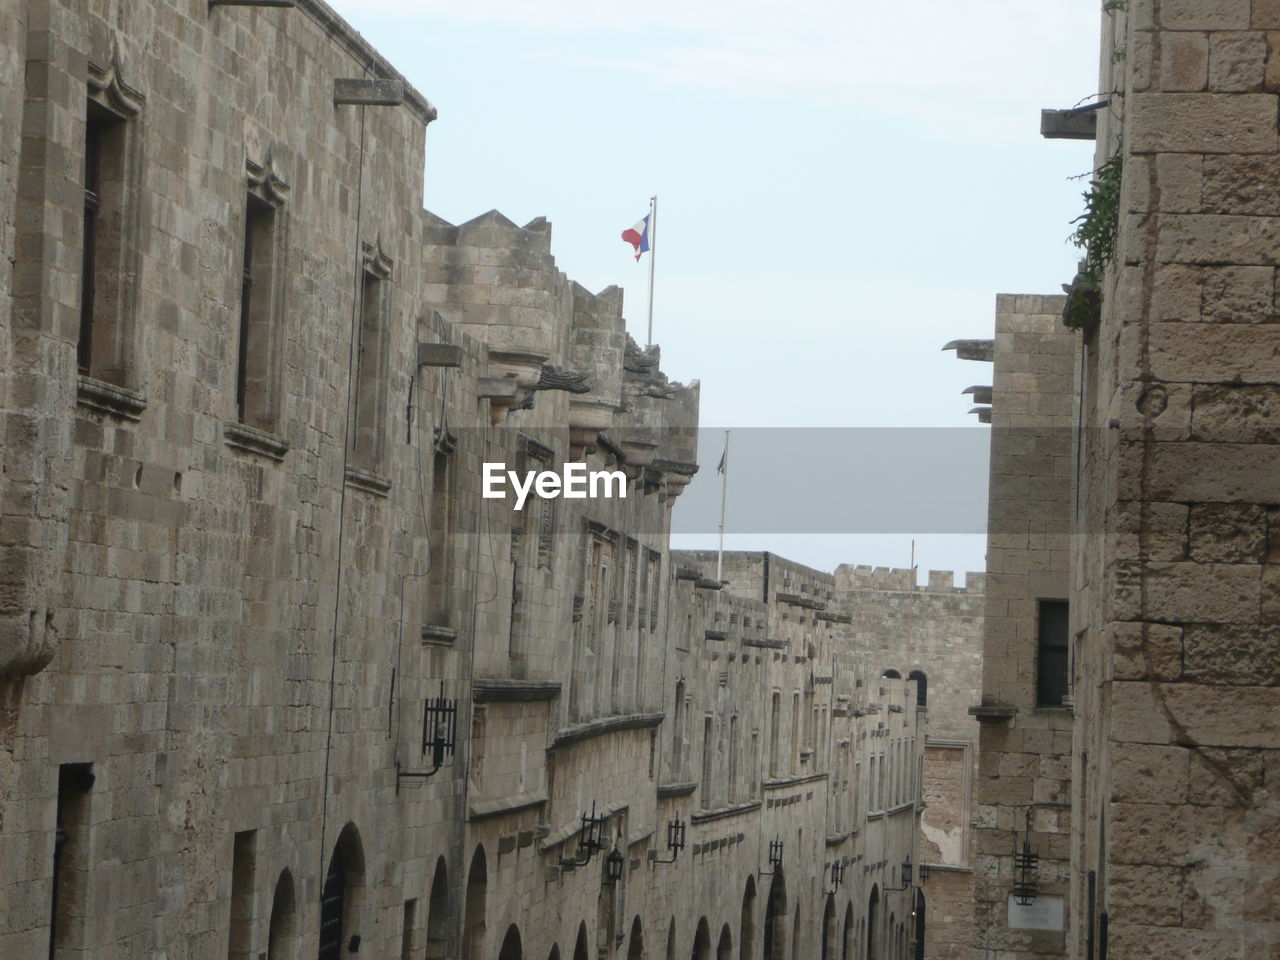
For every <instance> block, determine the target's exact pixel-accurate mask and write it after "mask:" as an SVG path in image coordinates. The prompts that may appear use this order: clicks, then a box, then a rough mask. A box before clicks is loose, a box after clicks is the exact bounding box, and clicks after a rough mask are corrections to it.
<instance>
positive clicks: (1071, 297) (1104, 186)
mask: <svg viewBox="0 0 1280 960" xmlns="http://www.w3.org/2000/svg"><path fill="white" fill-rule="evenodd" d="M1123 167H1124V161H1123V159H1122V157H1121V155H1120V154H1119V153H1117V154H1116V155H1115V156H1113V157H1111V159H1109V160H1107V161H1106V162H1105V163H1103V164H1102V166H1100V167H1098V169H1097V170H1095V171H1094V172H1093V179H1091V180H1090V181H1089V189H1088V191H1087V192H1086V193H1085V194H1084V213H1082V214H1080V216H1078V217H1076V218H1075V219H1074V220H1072V221H1071V222H1072V223H1073V224H1075V225H1076V229H1075V230H1074V231H1073V232H1072V234H1071V236H1070V237H1069V238H1068V239H1069V240H1070V241H1071V242H1072V243H1073V244H1075V245H1076V246H1077V247H1080V248H1081V249H1082V250H1084V264H1083V265H1082V266H1081V268H1080V272H1079V273H1078V274H1077V275H1076V278H1075V281H1074V282H1073V283H1072V284H1071V287H1070V290H1069V291H1068V296H1067V307H1066V309H1065V310H1064V311H1063V316H1062V319H1063V322H1064V323H1065V324H1066V325H1067V326H1068V327H1070V328H1072V329H1073V330H1086V329H1088V328H1090V327H1092V326H1093V325H1094V324H1095V323H1097V321H1098V317H1099V315H1100V312H1101V309H1102V276H1103V273H1104V271H1105V270H1106V268H1107V264H1109V263H1110V262H1111V261H1112V259H1113V258H1114V257H1115V252H1116V233H1117V232H1118V230H1119V226H1120V180H1121V175H1122V173H1123Z"/></svg>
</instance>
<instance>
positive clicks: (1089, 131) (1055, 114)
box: [1040, 100, 1111, 140]
mask: <svg viewBox="0 0 1280 960" xmlns="http://www.w3.org/2000/svg"><path fill="white" fill-rule="evenodd" d="M1109 103H1111V101H1110V100H1099V101H1098V102H1097V103H1089V104H1086V105H1085V106H1083V107H1073V108H1071V109H1070V110H1041V111H1040V136H1042V137H1044V138H1045V139H1046V140H1096V139H1098V111H1099V110H1101V109H1102V108H1103V107H1105V106H1107V105H1108V104H1109Z"/></svg>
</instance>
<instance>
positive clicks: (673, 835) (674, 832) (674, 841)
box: [649, 817, 684, 863]
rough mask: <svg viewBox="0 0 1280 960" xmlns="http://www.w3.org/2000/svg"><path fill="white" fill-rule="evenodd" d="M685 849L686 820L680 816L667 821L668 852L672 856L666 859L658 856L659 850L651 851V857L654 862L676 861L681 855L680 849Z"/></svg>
mask: <svg viewBox="0 0 1280 960" xmlns="http://www.w3.org/2000/svg"><path fill="white" fill-rule="evenodd" d="M683 849H684V821H683V820H681V819H680V818H679V817H676V818H675V819H674V820H669V821H667V852H668V853H670V854H671V856H669V857H667V858H666V859H665V860H661V859H659V858H658V855H657V852H656V851H654V850H650V851H649V859H650V860H651V861H652V862H653V863H675V862H676V857H678V856H680V851H681V850H683Z"/></svg>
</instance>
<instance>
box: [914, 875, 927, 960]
mask: <svg viewBox="0 0 1280 960" xmlns="http://www.w3.org/2000/svg"><path fill="white" fill-rule="evenodd" d="M914 913H915V920H916V929H915V934H916V950H915V953H916V960H924V920H925V917H924V913H925V903H924V891H923V890H921V889H920V888H919V887H916V908H915V911H914Z"/></svg>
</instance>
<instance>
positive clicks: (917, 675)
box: [907, 670, 929, 707]
mask: <svg viewBox="0 0 1280 960" xmlns="http://www.w3.org/2000/svg"><path fill="white" fill-rule="evenodd" d="M907 679H908V680H914V681H915V682H916V706H917V707H927V706H928V705H929V678H928V677H926V676H925V675H924V671H923V670H912V671H911V672H910V673H908V674H907Z"/></svg>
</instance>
